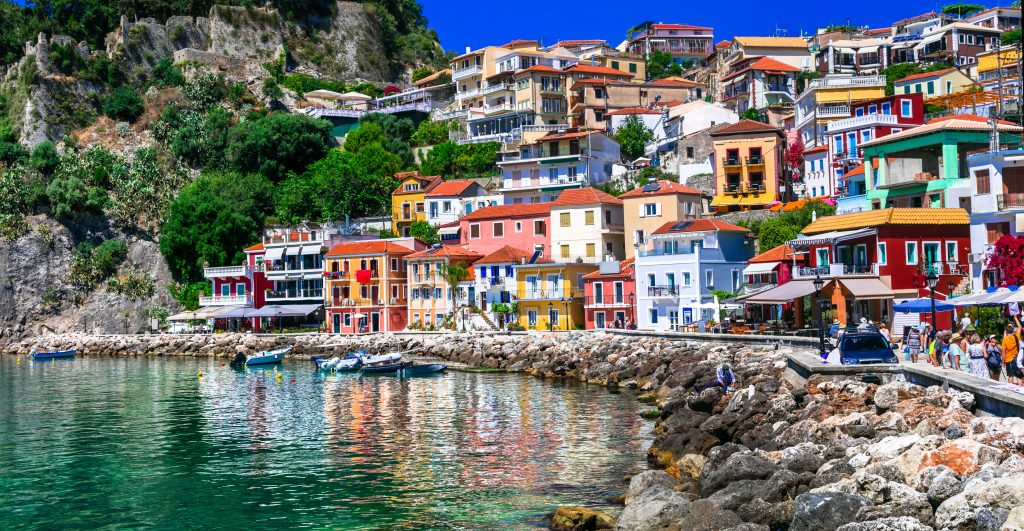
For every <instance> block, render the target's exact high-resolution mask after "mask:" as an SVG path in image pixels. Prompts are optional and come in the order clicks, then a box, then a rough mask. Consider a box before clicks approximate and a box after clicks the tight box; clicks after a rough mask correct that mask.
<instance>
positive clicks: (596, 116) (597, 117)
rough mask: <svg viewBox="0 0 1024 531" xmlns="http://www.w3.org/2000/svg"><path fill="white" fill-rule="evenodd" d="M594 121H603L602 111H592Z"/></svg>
mask: <svg viewBox="0 0 1024 531" xmlns="http://www.w3.org/2000/svg"><path fill="white" fill-rule="evenodd" d="M594 121H595V122H603V121H604V113H603V112H601V111H594Z"/></svg>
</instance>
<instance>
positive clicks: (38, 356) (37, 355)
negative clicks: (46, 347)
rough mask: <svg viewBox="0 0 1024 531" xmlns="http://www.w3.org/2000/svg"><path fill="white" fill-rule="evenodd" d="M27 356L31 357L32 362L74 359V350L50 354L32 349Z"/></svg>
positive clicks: (57, 351)
mask: <svg viewBox="0 0 1024 531" xmlns="http://www.w3.org/2000/svg"><path fill="white" fill-rule="evenodd" d="M29 356H32V359H34V360H49V359H54V358H73V357H75V351H74V350H55V351H52V352H39V351H38V350H36V349H32V352H29Z"/></svg>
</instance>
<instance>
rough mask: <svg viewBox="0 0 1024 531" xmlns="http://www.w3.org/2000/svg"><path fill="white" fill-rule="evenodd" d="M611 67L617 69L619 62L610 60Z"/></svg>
mask: <svg viewBox="0 0 1024 531" xmlns="http://www.w3.org/2000/svg"><path fill="white" fill-rule="evenodd" d="M612 68H614V69H616V70H618V69H619V62H618V61H612Z"/></svg>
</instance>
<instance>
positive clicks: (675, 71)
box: [647, 50, 693, 80]
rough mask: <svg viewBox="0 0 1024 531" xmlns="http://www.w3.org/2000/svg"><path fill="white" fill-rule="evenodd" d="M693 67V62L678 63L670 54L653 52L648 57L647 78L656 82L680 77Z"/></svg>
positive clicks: (659, 51)
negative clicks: (656, 80)
mask: <svg viewBox="0 0 1024 531" xmlns="http://www.w3.org/2000/svg"><path fill="white" fill-rule="evenodd" d="M691 66H693V61H688V60H683V61H682V62H681V63H676V62H674V61H673V59H672V55H670V54H669V53H668V52H663V51H661V50H652V51H651V53H650V54H649V55H648V56H647V78H648V79H651V80H654V79H663V78H666V77H672V76H679V75H682V73H683V72H684V71H686V70H687V69H688V68H690V67H691Z"/></svg>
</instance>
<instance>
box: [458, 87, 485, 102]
mask: <svg viewBox="0 0 1024 531" xmlns="http://www.w3.org/2000/svg"><path fill="white" fill-rule="evenodd" d="M479 95H480V89H475V88H474V89H469V90H464V91H462V92H459V93H458V94H456V95H455V99H456V100H459V101H462V100H467V99H469V98H475V97H477V96H479Z"/></svg>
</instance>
